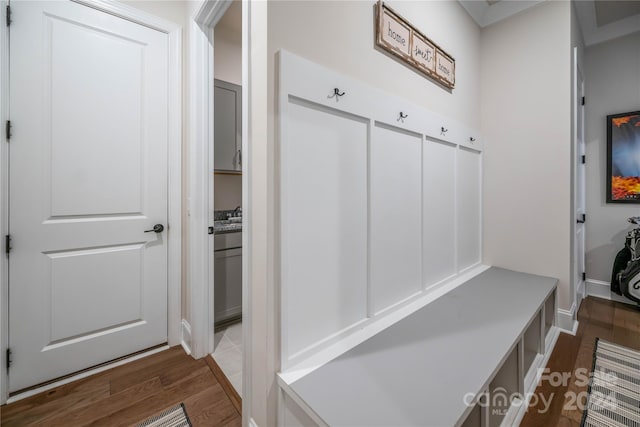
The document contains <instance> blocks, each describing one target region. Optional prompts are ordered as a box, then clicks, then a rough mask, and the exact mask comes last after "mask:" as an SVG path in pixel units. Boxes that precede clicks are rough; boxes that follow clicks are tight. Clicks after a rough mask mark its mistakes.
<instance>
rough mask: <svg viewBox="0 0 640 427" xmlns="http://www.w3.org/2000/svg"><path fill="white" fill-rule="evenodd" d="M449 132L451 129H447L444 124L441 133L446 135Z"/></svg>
mask: <svg viewBox="0 0 640 427" xmlns="http://www.w3.org/2000/svg"><path fill="white" fill-rule="evenodd" d="M447 132H449V129H445V128H444V126H442V127H441V128H440V135H444V134H445V133H447Z"/></svg>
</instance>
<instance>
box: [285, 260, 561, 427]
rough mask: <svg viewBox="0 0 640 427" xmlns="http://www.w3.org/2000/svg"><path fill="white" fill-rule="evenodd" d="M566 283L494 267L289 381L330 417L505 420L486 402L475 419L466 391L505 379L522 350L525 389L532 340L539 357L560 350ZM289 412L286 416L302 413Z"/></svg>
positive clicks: (518, 387) (344, 421)
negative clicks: (560, 285)
mask: <svg viewBox="0 0 640 427" xmlns="http://www.w3.org/2000/svg"><path fill="white" fill-rule="evenodd" d="M556 287H557V280H556V279H553V278H549V277H542V276H536V275H531V274H525V273H518V272H514V271H510V270H505V269H501V268H496V267H492V268H489V269H488V270H486V271H485V272H483V273H481V274H479V275H478V276H476V277H474V278H472V279H471V280H469V281H467V282H466V283H464V284H462V285H460V286H459V287H457V288H455V289H453V290H452V291H450V292H448V293H446V294H445V295H443V296H442V297H440V298H438V299H437V300H435V301H433V302H431V303H430V304H428V305H426V306H424V307H423V308H421V309H419V310H418V311H416V312H414V313H412V314H410V315H409V316H407V317H405V318H404V319H402V320H400V321H399V322H397V323H395V324H393V325H392V326H390V327H388V328H387V329H385V330H383V331H381V332H379V333H378V334H376V335H374V336H373V337H372V338H370V339H368V340H366V341H364V342H362V343H361V344H359V345H357V346H356V347H354V348H352V349H351V350H349V351H347V352H346V353H344V354H342V355H341V356H340V357H338V358H336V359H334V360H332V361H331V362H329V363H327V364H325V365H324V366H321V367H320V368H318V369H316V370H314V371H313V372H311V373H309V374H308V375H306V376H304V377H302V378H300V379H298V380H297V381H295V382H293V383H291V384H287V385H286V387H283V390H284V391H285V395H286V394H288V395H289V396H290V397H291V398H295V400H296V401H298V402H303V403H304V405H302V407H306V408H305V410H306V411H307V412H309V410H311V411H312V412H313V417H312V418H309V419H315V420H318V419H320V420H322V421H323V423H324V424H326V425H330V426H455V425H463V424H464V425H475V424H476V423H477V424H478V425H485V426H486V425H489V426H491V425H494V424H495V425H498V424H500V422H503V421H504V418H505V417H504V414H502V416H499V417H495V419H494V417H493V416H490V415H488V412H489V411H480V410H478V409H477V408H476V410H475V411H473V412H474V414H473V415H472V417H478V418H480V417H482V418H484V421H481V422H480V421H478V422H476V421H473V420H468V421H466V422H465V420H467V417H468V416H469V414H470V413H471V412H472V410H473V409H474V408H473V407H472V406H468V405H467V404H466V403H465V396H466V401H467V402H468V401H469V393H471V395H472V396H475V395H478V394H479V393H482V392H484V391H485V390H487V389H490V388H492V387H491V384H492V381H503V380H504V379H500V378H501V377H505V376H507V377H508V374H505V373H500V371H501V369H502V368H503V365H506V363H505V362H506V361H509V362H508V363H511V364H512V365H513V360H516V366H515V367H514V366H509V367H507V368H505V372H507V371H509V370H510V371H513V370H514V369H516V371H515V372H516V376H517V378H514V379H512V380H507V381H512V382H513V383H514V384H515V386H514V388H515V389H514V390H513V391H514V392H520V393H523V392H524V390H525V385H524V383H525V376H526V375H527V373H528V372H529V370H530V368H531V366H533V364H532V362H531V361H532V360H533V358H532V357H527V356H525V353H526V351H527V350H526V348H527V346H528V347H529V348H530V347H531V346H532V345H533V346H534V347H535V346H536V345H537V346H538V347H537V348H534V352H538V353H541V354H539V357H536V358H535V359H536V360H539V359H542V358H543V357H542V353H545V352H547V353H549V352H550V351H551V349H549V348H547V349H546V351H545V347H544V346H545V344H544V342H545V338H546V336H547V335H548V334H549V332H550V331H551V330H555V328H554V327H553V326H552V325H554V324H555V290H556ZM545 306H546V310H547V311H549V310H551V309H553V310H554V312H553V314H550V313H547V314H546V315H545ZM549 319H552V320H551V326H550V325H549ZM534 320H535V322H534ZM545 322H546V327H545ZM529 331H533V333H532V332H529ZM525 335H526V337H525ZM530 336H538V337H541V338H538V341H540V344H536V343H535V342H534V343H533V344H531V343H530V341H532V339H531V338H530ZM534 341H535V340H534ZM514 349H515V351H516V352H515V353H514ZM525 360H527V361H528V362H524V361H525ZM526 363H529V366H525V364H526ZM512 376H513V375H512ZM281 416H282V417H284V418H286V417H287V415H286V414H285V415H281ZM288 417H289V418H288V419H281V420H280V424H281V425H291V424H296V423H302V421H297V422H295V421H293V419H294V418H295V417H294V416H291V414H289V415H288ZM303 424H306V422H305V423H303Z"/></svg>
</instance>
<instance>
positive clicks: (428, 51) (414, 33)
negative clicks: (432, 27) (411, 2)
mask: <svg viewBox="0 0 640 427" xmlns="http://www.w3.org/2000/svg"><path fill="white" fill-rule="evenodd" d="M376 7H377V13H376V28H375V43H376V46H377V47H379V48H381V49H383V50H385V51H387V52H388V53H390V54H391V55H392V56H393V57H395V58H397V59H398V60H400V61H401V62H403V63H405V64H407V65H408V66H410V67H412V68H414V69H415V70H417V71H419V72H420V73H421V74H423V75H424V76H426V77H429V78H430V79H431V80H433V81H434V82H436V83H438V84H440V85H442V86H444V87H445V88H447V89H450V90H452V89H454V88H455V84H456V61H455V59H454V58H453V56H451V55H449V54H448V53H447V52H445V51H444V50H443V49H441V48H440V47H439V46H438V45H437V44H436V43H434V42H433V40H431V39H430V38H428V37H427V36H426V35H424V33H422V32H420V31H419V30H418V29H417V28H416V27H414V26H413V25H412V24H411V23H410V22H409V21H408V20H406V19H405V18H403V17H402V16H401V15H400V14H398V13H397V12H395V11H394V10H393V9H391V8H390V7H389V6H387V5H386V4H384V2H382V0H380V1H378V3H377V6H376Z"/></svg>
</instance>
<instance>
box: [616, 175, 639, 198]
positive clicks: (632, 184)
mask: <svg viewBox="0 0 640 427" xmlns="http://www.w3.org/2000/svg"><path fill="white" fill-rule="evenodd" d="M637 194H640V177H637V176H625V177H623V176H612V177H611V195H612V196H613V199H614V200H625V199H629V198H631V197H633V196H635V195H637Z"/></svg>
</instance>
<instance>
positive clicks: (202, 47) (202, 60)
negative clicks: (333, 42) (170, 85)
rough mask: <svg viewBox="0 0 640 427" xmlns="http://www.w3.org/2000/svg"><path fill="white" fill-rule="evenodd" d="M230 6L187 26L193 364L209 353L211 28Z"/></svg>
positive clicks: (220, 4)
mask: <svg viewBox="0 0 640 427" xmlns="http://www.w3.org/2000/svg"><path fill="white" fill-rule="evenodd" d="M230 5H231V2H230V1H227V0H211V1H203V2H202V3H201V4H200V6H199V7H198V8H197V9H196V13H195V14H194V16H193V17H192V20H191V21H190V22H189V40H190V50H189V65H190V67H189V69H190V74H189V99H190V110H189V114H190V122H189V153H190V159H189V164H190V170H191V171H190V172H191V173H190V176H189V183H190V185H189V188H190V199H189V215H190V218H189V230H190V233H189V273H190V274H189V277H190V279H189V290H190V296H191V298H190V307H191V319H190V324H191V333H192V335H191V337H192V341H191V350H192V352H193V353H192V355H193V357H195V358H196V359H199V358H201V357H204V356H206V355H207V354H209V353H212V352H213V319H214V313H213V307H214V302H213V298H214V292H213V281H214V261H213V256H212V255H211V254H213V235H211V234H208V227H212V226H213V222H214V214H213V171H214V163H213V162H214V160H213V155H214V149H213V125H214V124H213V117H214V112H213V107H214V102H213V81H214V70H213V59H214V57H213V28H214V27H215V25H216V24H217V23H218V21H220V19H221V18H222V16H223V15H224V13H225V12H226V11H227V9H228V8H229V6H230Z"/></svg>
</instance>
